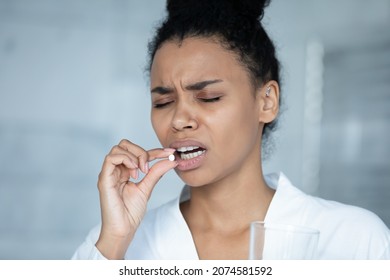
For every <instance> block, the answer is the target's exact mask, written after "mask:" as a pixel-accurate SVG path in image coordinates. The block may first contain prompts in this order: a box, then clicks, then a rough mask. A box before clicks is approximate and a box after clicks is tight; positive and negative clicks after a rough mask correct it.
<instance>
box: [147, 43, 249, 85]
mask: <svg viewBox="0 0 390 280" xmlns="http://www.w3.org/2000/svg"><path fill="white" fill-rule="evenodd" d="M245 70H246V69H245V68H244V67H243V66H242V64H241V63H239V61H238V58H237V55H236V54H235V53H234V52H233V51H229V50H227V49H226V48H225V47H223V46H222V45H221V43H220V42H219V41H218V40H217V39H216V38H213V37H207V38H204V37H190V38H185V39H184V40H182V41H179V40H170V41H167V42H165V43H163V44H162V45H161V47H160V48H159V49H158V50H157V52H156V54H155V56H154V59H153V63H152V67H151V72H150V74H151V75H150V77H151V82H152V83H153V82H163V81H167V80H171V79H174V78H177V77H180V78H181V79H189V80H191V79H201V78H204V77H206V76H207V77H210V76H218V77H221V76H222V77H223V76H225V77H226V78H228V77H232V76H234V75H238V73H240V72H246V71H245ZM203 76H204V77H203Z"/></svg>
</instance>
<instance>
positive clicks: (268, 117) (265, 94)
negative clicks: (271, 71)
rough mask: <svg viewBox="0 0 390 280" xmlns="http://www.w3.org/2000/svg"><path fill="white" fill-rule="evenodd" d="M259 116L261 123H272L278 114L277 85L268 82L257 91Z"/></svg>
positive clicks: (274, 82)
mask: <svg viewBox="0 0 390 280" xmlns="http://www.w3.org/2000/svg"><path fill="white" fill-rule="evenodd" d="M259 91H260V92H259V96H258V98H259V102H260V115H259V121H260V122H262V123H269V122H272V121H273V120H274V119H275V118H276V117H277V115H278V112H279V84H278V83H277V82H276V81H273V80H272V81H269V82H267V83H266V84H264V85H263V86H262V87H261V88H260V89H259Z"/></svg>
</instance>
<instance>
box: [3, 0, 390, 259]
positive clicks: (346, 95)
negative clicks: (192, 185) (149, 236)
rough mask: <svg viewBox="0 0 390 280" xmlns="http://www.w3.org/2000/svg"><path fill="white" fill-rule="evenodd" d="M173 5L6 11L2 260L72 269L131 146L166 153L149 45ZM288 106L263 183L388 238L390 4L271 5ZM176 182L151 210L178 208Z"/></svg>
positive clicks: (100, 3) (269, 20) (158, 1)
mask: <svg viewBox="0 0 390 280" xmlns="http://www.w3.org/2000/svg"><path fill="white" fill-rule="evenodd" d="M164 7H165V1H163V0H153V1H151V0H150V1H135V0H134V1H132V0H35V1H28V0H0V259H69V258H70V257H71V256H72V254H73V252H74V251H75V249H76V248H77V246H78V245H79V244H80V243H81V242H82V241H83V239H84V238H85V236H86V234H87V233H88V231H89V229H90V228H91V227H93V226H94V225H95V224H97V223H98V222H99V221H100V210H99V199H98V192H97V188H96V182H97V176H98V174H99V172H100V167H101V164H102V162H103V159H104V156H105V155H106V154H107V153H108V152H109V150H110V149H111V147H112V146H113V145H115V144H117V142H119V141H120V140H121V139H122V138H127V139H130V140H131V141H133V142H135V143H138V144H140V145H142V146H143V147H144V148H154V147H159V146H160V145H159V143H158V141H157V138H156V137H155V135H154V133H153V130H152V128H151V125H150V121H149V113H150V100H149V93H148V92H149V90H148V79H147V75H146V74H145V72H144V67H145V64H146V59H147V55H146V54H147V49H146V46H147V42H148V40H149V39H150V38H151V35H152V34H153V29H154V27H155V26H156V25H157V24H158V22H159V21H160V19H161V18H162V17H163V15H164V13H165V10H164ZM263 23H264V25H265V27H266V29H267V30H268V31H269V34H270V36H271V38H273V39H274V41H275V44H276V46H277V50H278V53H279V57H280V60H281V62H282V65H283V69H282V71H283V72H282V75H283V92H282V94H283V96H284V103H285V108H284V112H283V115H282V116H281V125H280V128H279V130H278V132H277V133H276V134H275V151H274V153H273V155H272V157H271V158H270V159H268V160H267V161H266V163H265V166H264V168H265V171H266V172H273V171H283V172H284V173H285V174H286V175H287V176H288V177H289V178H290V179H291V181H292V182H293V183H294V184H295V185H296V186H297V187H299V188H301V189H302V190H304V191H306V192H308V193H310V194H314V195H318V196H321V197H324V198H327V199H332V200H338V201H341V202H344V203H349V204H354V205H358V206H361V207H364V208H367V209H369V210H371V211H373V212H375V213H376V214H377V215H379V216H380V217H381V218H382V219H383V220H384V222H385V223H386V224H387V225H388V226H390V203H389V201H390V145H389V143H390V142H389V139H388V138H389V136H390V129H389V128H390V0H374V1H363V0H338V1H336V0H332V1H329V0H273V1H272V4H271V6H270V7H269V8H268V9H267V10H266V15H265V18H264V20H263ZM181 187H182V183H181V181H180V180H179V179H178V178H177V177H176V175H175V174H174V172H171V173H169V174H167V175H166V176H165V177H164V178H163V179H162V181H161V182H160V184H159V185H158V186H157V187H156V189H155V192H154V194H153V197H152V199H151V203H150V207H151V208H153V207H156V206H158V205H160V204H161V203H164V202H166V201H168V200H170V199H172V198H173V197H175V196H177V195H178V193H179V191H180V189H181Z"/></svg>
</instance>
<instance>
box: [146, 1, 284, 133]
mask: <svg viewBox="0 0 390 280" xmlns="http://www.w3.org/2000/svg"><path fill="white" fill-rule="evenodd" d="M269 3H270V0H167V6H166V7H167V12H168V15H167V17H166V18H165V19H164V20H163V21H162V23H161V25H160V26H159V27H158V28H157V30H156V33H155V36H154V38H153V39H152V40H151V41H150V42H149V46H148V47H149V64H148V71H149V72H150V69H151V65H152V63H153V58H154V55H155V54H156V51H157V50H158V49H159V48H160V47H161V45H162V44H163V43H164V42H166V41H169V40H178V41H179V42H181V41H183V40H184V39H185V38H188V37H203V38H204V37H213V38H217V40H218V41H219V42H220V43H221V45H222V46H223V47H225V48H226V49H228V50H231V51H233V52H234V53H235V54H237V57H238V59H239V61H240V62H241V63H242V65H243V66H244V67H245V68H246V69H247V70H248V73H249V75H250V77H251V80H252V82H253V85H254V87H255V88H257V87H259V86H262V85H263V84H264V83H266V82H268V81H270V80H275V81H276V82H278V84H279V85H280V74H279V68H280V65H279V61H278V59H277V57H276V53H275V47H274V44H273V42H272V41H271V39H270V38H269V37H268V35H267V32H266V31H265V29H264V28H263V26H262V24H261V19H262V18H263V15H264V9H265V8H266V7H267V6H268V5H269ZM280 102H281V100H279V103H280ZM276 125H277V119H275V120H274V121H272V122H270V123H267V124H265V126H264V130H263V138H264V140H267V139H268V138H269V135H270V132H271V131H273V130H275V129H276Z"/></svg>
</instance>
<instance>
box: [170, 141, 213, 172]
mask: <svg viewBox="0 0 390 280" xmlns="http://www.w3.org/2000/svg"><path fill="white" fill-rule="evenodd" d="M188 146H196V147H199V148H202V149H204V150H205V152H204V153H203V154H201V155H200V156H197V157H195V158H192V159H182V158H181V157H180V155H179V154H178V152H175V154H176V161H177V163H178V165H177V167H176V168H177V169H178V170H180V171H189V170H193V169H196V168H198V167H200V166H201V165H202V163H203V161H204V159H205V156H206V154H207V148H206V145H204V144H203V143H201V142H199V141H196V140H181V141H175V142H172V143H171V144H170V145H169V148H172V149H178V148H181V147H188Z"/></svg>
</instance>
